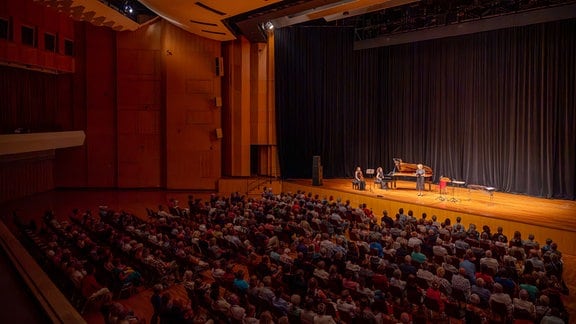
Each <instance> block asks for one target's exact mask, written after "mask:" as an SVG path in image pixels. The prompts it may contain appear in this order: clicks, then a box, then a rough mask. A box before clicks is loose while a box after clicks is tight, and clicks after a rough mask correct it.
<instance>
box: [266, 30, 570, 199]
mask: <svg viewBox="0 0 576 324" xmlns="http://www.w3.org/2000/svg"><path fill="white" fill-rule="evenodd" d="M574 30H576V20H575V19H571V20H565V21H557V22H552V23H546V24H538V25H530V26H524V27H515V28H509V29H503V30H495V31H490V32H484V33H476V34H471V35H464V36H459V37H451V38H445V39H438V40H430V41H423V42H417V43H412V44H404V45H398V46H392V47H382V48H374V49H368V50H362V51H353V50H352V42H353V30H352V29H351V28H348V27H291V28H282V29H278V30H276V31H275V55H276V57H275V65H276V66H275V68H276V110H277V114H276V116H277V130H278V146H279V157H280V167H281V172H282V176H283V177H284V178H309V177H311V172H312V171H311V170H312V156H313V155H320V156H321V158H322V164H323V171H324V177H326V178H335V177H352V173H353V170H354V168H355V167H356V166H361V167H362V168H363V169H367V168H376V167H378V166H382V167H383V168H384V169H385V170H387V171H390V170H392V167H393V162H392V158H395V157H399V158H402V159H403V160H404V161H406V162H411V163H423V164H425V165H428V166H430V167H432V169H433V170H434V172H435V179H438V177H439V176H441V175H444V176H448V177H452V178H455V179H459V180H463V181H466V182H467V183H468V184H481V185H487V186H493V187H496V188H497V189H498V190H501V191H505V192H513V193H522V194H527V195H532V196H541V197H549V198H563V199H575V198H576V197H575V192H576V153H575V152H576V132H575V130H574V128H575V127H576V114H575V112H574V111H575V108H576V107H575V105H576V81H575V80H576V63H575V62H576V38H575V37H574V32H573V31H574Z"/></svg>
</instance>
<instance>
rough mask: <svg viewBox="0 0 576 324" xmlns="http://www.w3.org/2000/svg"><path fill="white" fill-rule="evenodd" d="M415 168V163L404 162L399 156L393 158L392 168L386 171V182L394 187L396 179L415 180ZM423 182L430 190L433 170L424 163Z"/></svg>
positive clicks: (416, 166) (416, 167) (416, 165)
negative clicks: (390, 170) (388, 171)
mask: <svg viewBox="0 0 576 324" xmlns="http://www.w3.org/2000/svg"><path fill="white" fill-rule="evenodd" d="M416 169H418V164H417V163H406V162H403V161H402V159H400V158H394V170H393V171H392V172H390V173H388V179H386V177H385V180H388V182H390V183H391V184H392V188H396V181H397V180H405V181H414V182H416ZM424 171H425V172H426V174H425V175H424V183H427V184H428V190H430V191H432V178H433V177H434V171H432V168H431V167H429V166H427V165H424Z"/></svg>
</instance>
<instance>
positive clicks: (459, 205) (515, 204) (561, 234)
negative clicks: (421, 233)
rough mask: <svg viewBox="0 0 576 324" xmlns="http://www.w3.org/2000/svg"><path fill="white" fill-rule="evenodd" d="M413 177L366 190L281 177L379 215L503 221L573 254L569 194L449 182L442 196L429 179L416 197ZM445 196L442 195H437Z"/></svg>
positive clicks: (289, 187)
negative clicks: (507, 190)
mask: <svg viewBox="0 0 576 324" xmlns="http://www.w3.org/2000/svg"><path fill="white" fill-rule="evenodd" d="M415 187H416V183H415V182H409V181H398V182H397V187H396V189H386V190H383V189H380V188H379V187H376V186H375V185H374V183H373V180H371V179H370V180H368V181H367V184H366V190H365V191H359V190H355V189H353V188H352V181H351V179H324V180H323V184H322V185H321V186H312V180H310V179H299V180H286V181H284V182H283V183H282V190H283V191H284V192H296V191H298V190H303V191H305V192H307V193H308V192H311V193H313V194H318V195H319V196H320V197H322V198H323V197H326V198H328V197H330V196H332V197H334V199H337V198H340V199H342V200H343V201H345V200H350V202H351V203H352V206H358V205H359V204H361V203H366V204H367V205H368V206H369V207H371V208H372V209H373V211H374V213H375V215H377V216H378V217H381V216H382V211H383V210H387V211H388V214H389V215H390V216H391V217H392V218H394V216H395V215H396V213H397V212H398V209H399V208H404V210H405V211H408V210H412V211H414V216H415V217H416V218H420V216H421V215H422V213H423V212H425V213H426V214H427V215H428V217H429V218H430V217H431V216H432V215H436V216H437V217H438V220H439V221H443V220H444V219H445V218H447V217H449V218H450V219H451V220H452V222H453V223H454V221H455V219H456V216H461V217H462V222H463V223H464V224H465V225H466V226H468V225H469V224H470V223H473V224H476V226H477V227H478V228H479V229H480V230H481V228H482V225H489V226H490V228H491V229H492V231H493V232H495V231H496V228H497V227H498V226H502V228H503V229H504V233H505V234H507V235H508V237H511V236H512V234H513V233H514V231H516V230H518V231H520V232H521V233H522V238H524V239H525V238H527V237H528V234H530V233H532V234H534V235H535V237H536V240H537V241H539V242H540V243H541V244H542V243H544V241H545V240H546V238H548V237H550V238H553V239H554V241H556V242H558V246H559V249H560V250H561V251H562V252H563V253H567V254H570V255H576V202H575V201H571V200H559V199H545V198H536V197H530V196H526V195H520V194H509V193H503V192H493V195H490V193H489V192H486V191H482V190H469V189H467V188H456V187H450V186H449V187H448V188H447V194H446V195H444V196H441V195H440V194H439V191H438V185H434V184H433V185H432V188H431V190H428V189H429V188H428V186H426V190H427V191H425V192H424V196H423V197H418V194H417V191H416V189H415ZM442 199H444V200H442Z"/></svg>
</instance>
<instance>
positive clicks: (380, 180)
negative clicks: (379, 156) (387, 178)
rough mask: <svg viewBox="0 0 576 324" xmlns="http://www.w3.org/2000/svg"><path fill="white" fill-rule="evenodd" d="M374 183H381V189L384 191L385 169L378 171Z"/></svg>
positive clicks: (379, 168)
mask: <svg viewBox="0 0 576 324" xmlns="http://www.w3.org/2000/svg"><path fill="white" fill-rule="evenodd" d="M374 183H379V184H380V188H382V189H384V186H385V184H384V169H382V167H378V169H376V180H374Z"/></svg>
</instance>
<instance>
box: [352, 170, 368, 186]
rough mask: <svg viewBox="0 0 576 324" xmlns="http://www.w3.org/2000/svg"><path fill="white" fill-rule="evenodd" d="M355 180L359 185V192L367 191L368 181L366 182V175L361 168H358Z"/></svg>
mask: <svg viewBox="0 0 576 324" xmlns="http://www.w3.org/2000/svg"><path fill="white" fill-rule="evenodd" d="M354 180H355V181H356V183H357V184H358V189H359V190H366V180H364V175H363V174H362V169H361V168H360V167H357V168H356V172H354Z"/></svg>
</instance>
